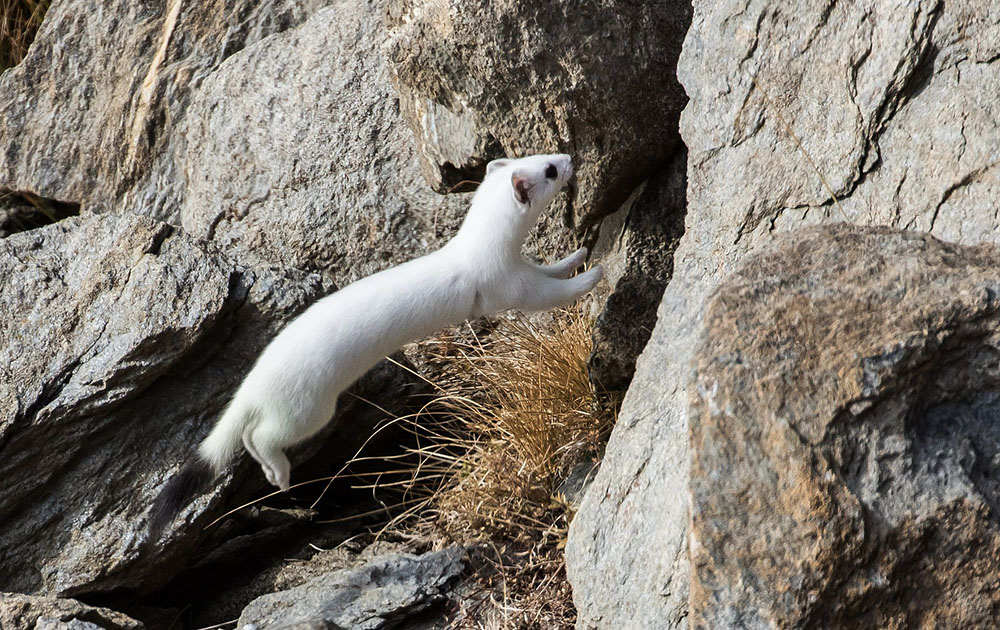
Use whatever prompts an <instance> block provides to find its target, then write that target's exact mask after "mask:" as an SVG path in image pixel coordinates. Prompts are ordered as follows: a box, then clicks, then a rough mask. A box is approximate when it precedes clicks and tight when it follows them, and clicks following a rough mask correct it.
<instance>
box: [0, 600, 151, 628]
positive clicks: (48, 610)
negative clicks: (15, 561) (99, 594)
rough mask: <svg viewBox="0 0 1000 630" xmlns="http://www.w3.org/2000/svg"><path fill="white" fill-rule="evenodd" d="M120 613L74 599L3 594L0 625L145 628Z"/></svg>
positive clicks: (12, 626)
mask: <svg viewBox="0 0 1000 630" xmlns="http://www.w3.org/2000/svg"><path fill="white" fill-rule="evenodd" d="M143 627H144V626H143V625H142V624H141V623H139V622H138V621H136V620H134V619H131V618H129V617H128V616H126V615H123V614H121V613H119V612H115V611H113V610H108V609H107V608H93V607H91V606H87V605H85V604H82V603H80V602H78V601H76V600H74V599H58V598H55V597H32V596H30V595H19V594H16V593H0V628H3V629H4V630H8V629H9V630H27V629H29V628H30V629H32V630H142V629H143Z"/></svg>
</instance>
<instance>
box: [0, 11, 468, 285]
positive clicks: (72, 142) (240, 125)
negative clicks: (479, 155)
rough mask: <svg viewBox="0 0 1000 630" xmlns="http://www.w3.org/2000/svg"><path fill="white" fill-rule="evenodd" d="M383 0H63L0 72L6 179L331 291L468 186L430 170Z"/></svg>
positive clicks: (430, 235)
mask: <svg viewBox="0 0 1000 630" xmlns="http://www.w3.org/2000/svg"><path fill="white" fill-rule="evenodd" d="M386 3H387V0H381V1H380V2H375V3H356V2H347V1H346V0H338V1H334V2H328V1H325V0H269V1H267V2H262V3H261V2H244V1H243V0H213V1H212V2H207V3H197V4H185V3H182V2H179V1H177V2H169V3H165V5H164V6H158V7H156V8H148V7H142V8H140V7H137V6H135V3H134V2H128V1H126V0H114V1H113V2H111V3H110V4H108V3H99V4H100V6H97V5H95V3H93V2H92V1H91V0H67V1H66V2H60V3H55V4H54V6H53V7H52V9H51V10H50V11H49V13H48V14H47V15H46V19H45V22H44V24H43V26H42V29H41V30H40V32H39V34H38V37H37V39H36V40H35V42H34V44H33V45H32V47H31V49H30V51H29V54H28V56H27V57H26V58H25V59H24V61H22V62H21V64H19V65H18V66H16V67H15V68H13V69H11V70H9V71H8V72H6V73H4V74H3V76H2V77H0V95H2V96H0V118H2V119H3V120H4V121H5V124H4V125H3V127H2V128H0V159H2V160H3V163H2V165H0V193H4V192H6V191H12V192H13V193H14V194H15V198H16V197H18V196H20V195H32V196H37V197H39V198H40V199H42V200H44V201H45V202H46V203H48V204H67V203H68V204H75V205H77V206H81V207H82V211H83V212H85V213H86V212H90V213H102V212H107V211H118V212H126V211H128V212H134V213H137V214H142V215H145V216H151V217H154V218H157V219H160V220H163V221H167V222H169V223H171V224H174V225H181V226H183V227H184V229H185V230H187V231H188V232H189V233H191V234H194V235H196V236H199V237H201V238H204V239H207V240H216V241H218V243H219V246H220V247H221V248H222V249H224V250H225V251H226V252H227V254H228V255H229V256H231V257H232V258H234V259H235V260H237V261H238V262H240V263H241V264H243V265H245V266H252V267H255V268H257V269H260V268H265V267H280V268H285V269H287V268H290V267H294V268H296V269H299V270H304V271H306V272H315V273H318V274H320V276H321V278H322V279H323V284H324V288H326V289H327V290H329V289H331V288H332V287H334V286H341V285H343V284H346V283H347V282H348V281H351V280H354V279H357V278H358V277H360V276H363V275H367V274H370V273H372V272H373V271H377V270H378V269H381V268H383V267H385V266H388V265H390V264H395V263H398V262H400V261H402V260H406V259H408V258H411V257H413V256H414V255H416V254H420V253H425V252H427V251H428V250H430V249H433V248H436V247H437V246H440V245H441V244H443V242H444V241H445V240H446V239H447V238H448V236H450V235H451V233H452V231H453V230H454V228H455V227H456V226H457V224H458V222H459V221H460V220H461V217H462V216H463V215H464V212H465V208H466V205H467V203H468V197H467V196H465V195H453V196H449V197H442V196H441V195H438V194H436V193H434V192H433V191H432V190H430V189H429V188H428V187H427V185H426V184H425V183H424V182H423V177H422V176H421V174H420V168H419V161H418V157H417V153H416V151H415V147H414V142H413V138H412V134H411V133H410V132H409V130H408V128H407V126H406V124H405V123H404V122H403V119H402V117H401V115H400V113H399V103H398V99H397V97H396V95H395V91H394V89H393V87H392V83H391V81H390V79H389V74H388V69H387V67H386V62H385V56H384V55H383V54H382V53H381V51H380V46H381V45H382V43H383V41H384V39H385V25H384V23H383V20H384V16H385V13H386ZM328 5H329V6H328ZM112 15H113V16H115V21H116V23H117V24H119V25H120V26H119V27H118V28H115V29H109V27H108V16H112ZM39 86H46V88H45V89H40V87H39Z"/></svg>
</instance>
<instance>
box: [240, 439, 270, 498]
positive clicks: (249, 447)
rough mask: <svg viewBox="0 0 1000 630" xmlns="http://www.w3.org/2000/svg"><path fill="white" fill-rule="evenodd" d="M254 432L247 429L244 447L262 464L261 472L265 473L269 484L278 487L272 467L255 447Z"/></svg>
mask: <svg viewBox="0 0 1000 630" xmlns="http://www.w3.org/2000/svg"><path fill="white" fill-rule="evenodd" d="M252 432H253V429H247V430H246V431H244V432H243V446H245V447H246V449H247V452H248V453H250V456H251V457H253V458H254V461H256V462H257V463H258V464H260V468H261V470H263V471H264V476H265V477H266V478H267V481H268V483H270V484H272V485H275V486H276V485H278V482H277V480H276V477H275V475H274V471H273V470H271V466H270V465H269V463H268V461H267V460H266V459H264V458H263V457H261V456H260V453H259V452H258V451H257V447H256V445H254V443H253V439H251V433H252Z"/></svg>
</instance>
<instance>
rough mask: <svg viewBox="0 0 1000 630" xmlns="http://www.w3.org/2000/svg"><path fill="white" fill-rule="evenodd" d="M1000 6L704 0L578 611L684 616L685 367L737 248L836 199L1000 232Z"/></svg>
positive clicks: (862, 209) (860, 214)
mask: <svg viewBox="0 0 1000 630" xmlns="http://www.w3.org/2000/svg"><path fill="white" fill-rule="evenodd" d="M998 21H1000V13H997V11H996V10H994V9H989V10H988V11H987V10H984V9H983V7H982V4H981V3H979V2H973V1H971V0H965V1H959V2H951V3H941V2H929V3H908V4H907V3H903V4H898V5H897V4H884V3H875V2H864V3H847V4H839V3H838V4H833V5H831V4H830V3H828V2H819V1H816V2H808V3H805V4H801V5H795V6H794V7H793V6H791V5H788V4H786V3H778V2H749V0H733V1H725V2H707V1H700V0H699V1H698V2H696V3H695V13H694V18H693V22H692V27H691V30H690V31H689V32H688V36H687V39H686V40H685V44H684V51H683V53H682V55H681V59H680V63H679V66H678V73H679V75H680V78H681V81H682V83H683V84H684V87H685V88H686V90H687V92H688V95H689V96H690V98H691V101H690V102H689V104H688V106H687V108H686V109H685V111H684V113H683V115H682V117H681V133H682V137H683V138H684V141H685V143H686V144H687V146H688V150H689V156H688V207H687V216H686V219H685V234H684V237H683V238H682V239H681V242H680V245H679V247H678V250H677V252H676V254H675V256H674V271H673V277H672V279H671V281H670V284H669V285H668V287H667V289H666V292H665V294H664V296H663V301H662V303H661V304H660V307H659V312H658V321H657V326H656V328H655V329H654V331H653V335H652V337H651V338H650V341H649V343H648V344H647V346H646V349H645V351H644V352H643V355H642V356H641V357H640V359H639V361H638V362H637V368H636V376H635V380H634V381H633V383H632V386H631V388H630V390H629V392H628V394H627V395H626V399H625V402H624V405H623V408H622V412H621V414H620V417H619V421H618V425H617V426H616V428H615V430H614V432H613V434H612V437H611V440H610V442H609V445H608V449H607V454H606V457H605V460H604V463H603V465H602V467H601V470H600V472H599V473H598V475H597V478H596V479H595V481H594V483H593V485H592V486H591V488H590V490H589V492H588V493H587V495H586V497H585V499H584V502H583V505H582V507H581V510H580V512H579V513H578V515H577V517H576V518H575V519H574V521H573V524H572V526H571V530H570V537H569V544H568V547H567V564H568V569H569V577H570V580H571V582H572V584H573V587H574V600H575V602H576V604H577V606H578V609H579V611H580V616H579V626H580V627H581V628H587V627H617V626H623V625H628V627H633V628H664V627H683V626H685V625H686V623H687V621H686V618H687V614H688V606H687V601H688V594H687V588H688V556H687V541H688V537H687V522H688V515H687V511H688V509H687V506H688V501H689V498H688V492H687V477H688V462H689V446H688V436H687V429H688V427H687V420H688V410H687V400H688V376H689V372H688V366H689V364H690V362H691V360H692V357H693V354H694V349H695V347H696V343H697V339H698V331H699V330H700V327H701V323H702V317H703V313H704V309H705V304H706V300H707V297H708V295H709V294H710V293H711V291H712V290H713V289H714V288H715V287H716V286H717V284H718V283H719V282H720V280H721V279H722V278H723V277H725V275H726V274H727V273H728V272H730V271H731V270H732V269H733V268H734V265H735V264H736V263H737V262H739V261H741V260H742V259H743V258H745V257H746V256H747V255H748V254H749V253H752V252H755V251H757V250H759V249H760V248H761V247H762V246H764V245H766V244H767V243H769V242H770V241H771V240H772V239H774V238H776V236H777V235H778V234H780V233H781V232H783V231H788V230H790V229H792V228H795V227H799V226H802V225H804V224H810V223H829V222H833V221H843V220H844V219H845V217H846V218H847V219H849V220H850V221H852V222H856V223H865V224H868V223H870V224H886V225H891V226H896V227H911V228H917V229H924V230H930V231H931V232H932V233H933V234H936V235H939V236H941V237H942V238H944V239H947V240H954V241H957V242H961V243H977V242H983V241H986V242H996V241H997V240H1000V239H998V237H997V234H1000V232H998V231H997V230H996V227H997V219H996V216H997V213H996V202H995V200H996V199H997V198H1000V183H998V182H1000V179H998V178H997V173H996V168H997V166H996V162H995V159H994V156H995V147H996V146H998V144H1000V126H998V125H997V124H996V123H995V121H996V120H997V119H998V118H1000V109H998V107H1000V105H998V104H997V102H996V99H993V98H992V96H991V95H992V94H995V93H996V91H997V89H998V88H997V86H1000V56H998V52H1000V28H998V26H997V24H998ZM807 156H808V157H807ZM814 166H815V170H814ZM820 174H822V178H821V177H820ZM823 180H825V181H826V185H824V183H823ZM827 186H829V190H828V188H827ZM830 190H832V191H833V193H835V195H836V197H837V198H838V202H836V203H834V201H833V198H832V196H831V194H830Z"/></svg>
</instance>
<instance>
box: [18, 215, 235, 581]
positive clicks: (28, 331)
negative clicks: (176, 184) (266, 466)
mask: <svg viewBox="0 0 1000 630" xmlns="http://www.w3.org/2000/svg"><path fill="white" fill-rule="evenodd" d="M0 251H2V254H0V286H2V287H3V288H4V290H3V291H2V292H0V312H2V313H5V315H4V317H2V318H0V340H2V341H0V410H2V411H0V414H2V415H0V450H2V457H0V475H2V476H3V479H4V484H3V488H2V490H0V514H2V515H3V516H2V517H0V541H2V542H0V584H3V586H4V588H5V589H8V590H22V591H26V592H32V591H43V592H48V593H61V592H65V591H68V590H71V589H72V588H73V587H74V586H78V585H80V584H82V583H87V582H90V581H95V580H105V579H107V573H108V572H109V570H110V569H113V568H120V567H121V564H123V563H127V562H129V561H134V560H135V559H136V554H137V553H138V548H139V546H140V543H141V542H142V541H141V538H137V537H136V532H135V528H134V527H133V526H132V523H133V521H134V522H135V523H136V524H137V523H139V522H140V519H139V516H140V515H141V514H142V513H143V511H144V510H145V509H146V507H147V505H148V500H149V496H148V493H149V492H150V491H151V490H152V488H149V487H147V488H145V493H144V492H143V488H142V485H141V484H142V483H143V482H145V483H149V484H153V483H154V482H155V476H154V477H153V478H145V479H144V478H143V475H141V474H138V471H145V472H146V474H149V472H150V470H151V469H155V467H157V466H162V465H163V463H164V459H163V456H164V450H165V449H168V448H169V447H168V446H167V445H168V444H171V443H174V440H170V439H167V440H166V441H160V440H158V439H157V438H163V437H165V435H169V434H170V433H171V432H173V431H177V426H176V425H175V424H174V421H173V419H176V418H177V417H178V416H179V415H180V414H182V413H183V412H185V411H187V412H194V411H195V409H192V408H191V407H189V406H188V405H187V403H188V402H189V401H191V399H192V397H191V396H190V395H187V396H185V395H182V393H181V392H183V391H188V393H190V384H189V383H190V381H187V379H186V378H185V376H186V375H185V374H183V370H181V371H180V373H178V368H181V366H188V367H187V369H188V370H190V369H192V368H193V367H194V366H196V365H197V364H198V363H199V362H200V361H201V360H202V359H203V358H204V357H206V356H208V355H209V354H210V353H212V352H213V351H214V350H216V349H217V348H218V346H219V344H220V342H221V341H222V340H223V339H224V338H225V336H226V334H227V333H228V329H229V326H227V317H226V316H227V313H229V312H231V311H233V310H234V309H236V308H238V307H239V306H240V305H241V304H242V303H243V302H244V301H245V300H246V299H247V293H248V288H249V287H248V284H249V279H248V278H246V277H245V276H244V275H243V274H242V273H240V272H239V271H238V270H237V269H235V268H234V267H233V266H232V264H231V263H228V262H227V261H226V260H225V259H223V258H222V257H220V256H219V255H218V254H216V253H214V252H212V251H210V250H208V249H206V248H204V247H203V246H202V245H200V244H198V243H197V242H195V241H194V240H193V239H191V238H190V237H187V236H185V235H183V234H181V233H179V232H177V231H176V230H175V229H174V228H172V227H170V226H169V225H166V224H164V223H160V222H157V221H152V220H150V219H146V218H142V217H138V216H134V215H121V216H112V215H108V216H106V217H87V218H73V219H68V220H66V221H63V222H60V223H57V224H55V225H50V226H48V227H45V228H42V229H39V230H34V231H31V232H25V233H21V234H17V235H14V236H11V237H9V238H7V239H4V240H2V241H0ZM199 355H201V356H199ZM182 383H184V384H187V387H183V386H182V387H178V386H180V385H182ZM207 384H209V383H206V385H207ZM205 390H206V391H204V392H203V393H202V394H201V395H199V396H197V397H196V398H197V399H198V400H199V401H201V402H202V403H204V400H205V398H204V397H207V396H208V395H209V392H210V391H211V388H210V387H206V388H205ZM164 396H167V400H170V398H169V397H170V396H173V397H174V398H173V400H172V402H171V403H170V404H169V405H167V404H165V402H164ZM41 444H44V445H45V447H44V451H43V452H39V445H41ZM112 480H119V482H118V483H109V481H112ZM95 484H100V487H101V492H95V487H96V486H95ZM137 495H138V496H137ZM142 497H145V499H146V502H144V501H143V500H142ZM29 541H30V544H29Z"/></svg>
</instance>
